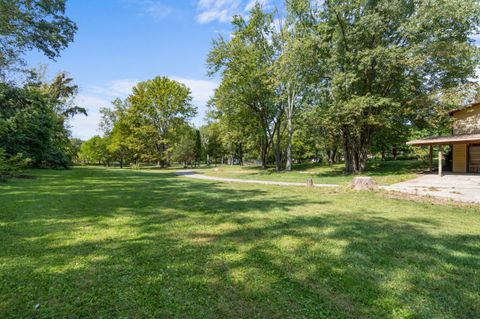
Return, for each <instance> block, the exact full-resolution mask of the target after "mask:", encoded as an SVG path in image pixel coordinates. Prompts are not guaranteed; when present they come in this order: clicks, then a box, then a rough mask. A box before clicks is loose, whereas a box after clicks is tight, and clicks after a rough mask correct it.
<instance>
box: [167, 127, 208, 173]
mask: <svg viewBox="0 0 480 319" xmlns="http://www.w3.org/2000/svg"><path fill="white" fill-rule="evenodd" d="M197 132H198V131H197V130H194V129H192V128H190V127H185V128H184V129H183V133H182V134H181V137H180V139H179V141H178V142H177V143H176V144H175V146H174V147H173V154H172V159H173V160H174V161H177V162H180V163H183V164H184V167H187V165H189V164H190V165H192V166H193V165H194V164H196V163H197V156H199V153H198V152H199V151H201V149H200V150H198V149H197V147H198V145H197V136H199V135H197V134H198V133H197Z"/></svg>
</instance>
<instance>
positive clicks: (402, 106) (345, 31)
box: [313, 0, 480, 172]
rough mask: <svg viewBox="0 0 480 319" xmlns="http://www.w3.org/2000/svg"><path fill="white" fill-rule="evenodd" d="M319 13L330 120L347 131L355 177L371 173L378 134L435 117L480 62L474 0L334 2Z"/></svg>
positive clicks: (318, 30)
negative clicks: (440, 102)
mask: <svg viewBox="0 0 480 319" xmlns="http://www.w3.org/2000/svg"><path fill="white" fill-rule="evenodd" d="M315 15H316V17H317V18H316V21H317V23H316V26H315V27H314V31H315V32H314V35H313V36H314V37H315V39H317V41H318V43H319V44H320V45H323V46H325V49H326V50H324V51H323V53H324V56H323V57H322V56H321V55H320V56H319V58H321V59H322V60H326V61H328V70H327V74H328V75H329V77H330V80H329V81H328V83H327V86H328V89H329V92H330V97H331V103H330V104H329V108H328V112H326V116H328V117H329V118H330V120H331V122H332V123H336V124H337V125H338V127H339V129H340V130H341V132H342V137H343V143H344V155H345V162H346V170H347V171H348V172H358V171H362V170H363V169H364V168H365V162H366V159H367V155H368V151H369V148H370V146H371V144H372V142H373V140H374V136H375V134H376V133H377V132H379V130H381V129H384V128H388V127H389V126H390V125H391V124H392V123H394V121H395V120H396V119H397V118H398V116H399V115H400V116H402V118H403V119H405V123H406V122H407V119H408V118H415V117H417V118H418V117H422V116H423V115H427V114H430V113H432V112H433V111H434V105H436V101H437V97H438V96H439V95H441V94H442V92H444V91H445V90H449V89H452V88H455V87H456V86H458V85H461V84H463V83H466V82H467V81H468V79H469V78H470V77H472V76H473V74H474V71H475V66H476V65H477V63H478V59H477V58H478V55H477V54H478V49H477V47H476V46H475V45H474V44H473V43H472V42H471V41H469V36H471V34H472V33H473V32H475V31H476V29H477V28H478V25H479V19H480V11H479V3H478V1H475V0H448V1H447V0H439V1H435V2H434V3H433V2H432V1H427V0H422V1H403V0H393V1H392V0H388V1H387V0H377V1H364V0H348V1H344V0H327V1H325V2H324V3H323V5H322V6H320V7H319V9H318V10H317V11H316V12H315Z"/></svg>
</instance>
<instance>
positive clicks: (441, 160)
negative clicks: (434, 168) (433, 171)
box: [438, 146, 443, 177]
mask: <svg viewBox="0 0 480 319" xmlns="http://www.w3.org/2000/svg"><path fill="white" fill-rule="evenodd" d="M442 162H443V149H442V146H439V147H438V176H440V177H442V175H443V172H442V168H443V163H442Z"/></svg>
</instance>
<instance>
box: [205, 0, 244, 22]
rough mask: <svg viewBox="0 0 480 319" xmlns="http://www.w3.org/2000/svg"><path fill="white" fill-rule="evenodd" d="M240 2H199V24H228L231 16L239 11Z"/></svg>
mask: <svg viewBox="0 0 480 319" xmlns="http://www.w3.org/2000/svg"><path fill="white" fill-rule="evenodd" d="M240 3H241V1H240V0H199V1H198V5H197V6H198V9H199V11H200V13H199V14H198V16H197V21H198V22H199V23H208V22H212V21H219V22H230V20H231V18H232V16H233V15H235V14H236V13H238V12H239V11H240Z"/></svg>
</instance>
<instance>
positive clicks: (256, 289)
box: [0, 168, 480, 318]
mask: <svg viewBox="0 0 480 319" xmlns="http://www.w3.org/2000/svg"><path fill="white" fill-rule="evenodd" d="M30 174H32V175H35V176H36V179H31V180H27V179H21V180H20V179H17V180H10V181H9V182H8V183H4V184H1V185H0V245H1V246H0V318H295V317H296V318H362V317H363V318H366V317H376V318H388V317H390V318H404V317H409V318H478V317H480V209H479V208H478V207H459V206H453V205H433V204H430V203H426V202H425V203H422V202H409V201H406V200H402V199H394V198H389V197H387V196H386V195H385V194H382V193H374V192H352V191H348V190H346V189H343V188H340V189H309V188H303V187H293V188H292V187H289V188H286V187H280V186H263V185H261V186H259V185H248V184H228V183H227V184H222V183H216V182H208V181H199V180H191V179H188V178H186V177H177V176H175V175H174V174H173V173H172V172H169V171H161V170H156V171H153V170H152V171H136V170H128V169H124V170H120V169H104V168H75V169H72V170H67V171H50V170H38V171H32V172H30ZM36 305H39V307H37V308H38V309H35V308H36V307H35V306H36Z"/></svg>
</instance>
